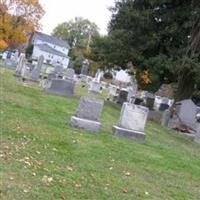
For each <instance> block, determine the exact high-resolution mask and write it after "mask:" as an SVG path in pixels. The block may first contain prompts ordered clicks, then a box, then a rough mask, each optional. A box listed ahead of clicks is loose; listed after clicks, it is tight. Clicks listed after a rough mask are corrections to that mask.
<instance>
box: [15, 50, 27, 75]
mask: <svg viewBox="0 0 200 200" xmlns="http://www.w3.org/2000/svg"><path fill="white" fill-rule="evenodd" d="M25 63H26V58H25V55H24V54H21V55H20V57H19V62H18V64H17V68H16V70H15V74H14V75H15V76H21V73H22V68H23V67H24V65H25Z"/></svg>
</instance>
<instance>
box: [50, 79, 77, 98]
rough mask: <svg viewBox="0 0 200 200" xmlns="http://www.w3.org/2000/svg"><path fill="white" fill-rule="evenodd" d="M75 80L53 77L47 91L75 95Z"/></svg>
mask: <svg viewBox="0 0 200 200" xmlns="http://www.w3.org/2000/svg"><path fill="white" fill-rule="evenodd" d="M74 86H75V84H74V81H72V80H64V79H52V80H51V85H50V87H49V88H47V89H46V91H47V92H48V93H50V94H55V95H60V96H67V97H68V96H73V95H74Z"/></svg>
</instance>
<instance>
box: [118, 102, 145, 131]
mask: <svg viewBox="0 0 200 200" xmlns="http://www.w3.org/2000/svg"><path fill="white" fill-rule="evenodd" d="M148 112H149V109H148V108H146V107H143V106H138V105H134V104H131V103H124V104H123V107H122V111H121V115H120V121H119V126H120V127H121V128H125V129H129V130H134V131H139V132H144V128H145V124H146V120H147V116H148Z"/></svg>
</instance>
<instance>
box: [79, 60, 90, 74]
mask: <svg viewBox="0 0 200 200" xmlns="http://www.w3.org/2000/svg"><path fill="white" fill-rule="evenodd" d="M88 68H89V61H88V60H87V59H85V60H84V61H83V63H82V67H81V75H85V76H87V75H88Z"/></svg>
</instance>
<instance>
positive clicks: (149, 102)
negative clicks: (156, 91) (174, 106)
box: [146, 93, 155, 110]
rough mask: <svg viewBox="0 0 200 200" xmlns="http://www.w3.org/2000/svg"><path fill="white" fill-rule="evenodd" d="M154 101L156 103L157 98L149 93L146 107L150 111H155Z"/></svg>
mask: <svg viewBox="0 0 200 200" xmlns="http://www.w3.org/2000/svg"><path fill="white" fill-rule="evenodd" d="M154 101H155V96H154V95H153V94H151V93H148V94H147V96H146V107H147V108H149V110H153V108H154Z"/></svg>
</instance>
